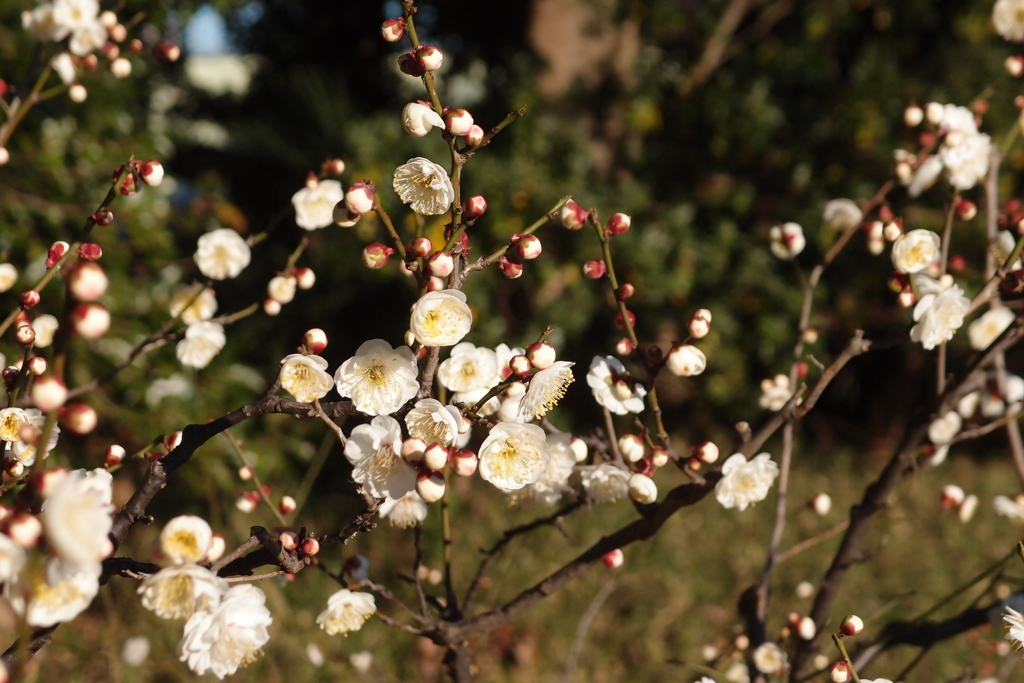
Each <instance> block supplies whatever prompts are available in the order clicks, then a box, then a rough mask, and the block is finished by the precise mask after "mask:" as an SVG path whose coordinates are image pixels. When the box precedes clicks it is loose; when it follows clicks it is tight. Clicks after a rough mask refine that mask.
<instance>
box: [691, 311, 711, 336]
mask: <svg viewBox="0 0 1024 683" xmlns="http://www.w3.org/2000/svg"><path fill="white" fill-rule="evenodd" d="M687 327H688V328H689V330H690V336H692V337H693V338H694V339H703V338H704V337H706V336H708V332H710V331H711V311H709V310H708V309H706V308H699V309H697V310H696V311H694V312H693V315H691V316H690V323H689V325H688V326H687Z"/></svg>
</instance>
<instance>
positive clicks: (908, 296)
mask: <svg viewBox="0 0 1024 683" xmlns="http://www.w3.org/2000/svg"><path fill="white" fill-rule="evenodd" d="M897 301H899V304H900V306H902V307H903V308H912V307H913V306H914V304H916V303H917V297H916V296H914V290H913V289H912V288H911V286H910V285H907V286H906V287H904V288H903V289H902V290H901V291H900V295H899V297H897Z"/></svg>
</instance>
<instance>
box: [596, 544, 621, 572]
mask: <svg viewBox="0 0 1024 683" xmlns="http://www.w3.org/2000/svg"><path fill="white" fill-rule="evenodd" d="M625 560H626V558H625V556H624V555H623V554H622V551H621V550H619V549H618V548H616V549H615V550H613V551H611V552H610V553H608V554H607V555H605V556H604V557H602V558H601V562H603V563H604V566H606V567H608V568H610V569H617V568H619V567H621V566H622V563H623V562H625Z"/></svg>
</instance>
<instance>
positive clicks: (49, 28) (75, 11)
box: [21, 0, 107, 57]
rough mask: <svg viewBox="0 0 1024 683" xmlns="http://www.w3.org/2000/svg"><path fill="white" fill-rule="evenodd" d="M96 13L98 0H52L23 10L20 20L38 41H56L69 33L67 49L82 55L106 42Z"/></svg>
mask: <svg viewBox="0 0 1024 683" xmlns="http://www.w3.org/2000/svg"><path fill="white" fill-rule="evenodd" d="M99 14H100V4H99V2H98V1H97V0H53V2H44V3H41V4H40V5H39V6H37V7H36V8H35V9H34V10H30V11H29V10H26V11H25V12H23V13H22V15H21V23H22V25H23V26H24V27H25V29H26V30H27V31H29V32H31V33H32V35H34V36H35V37H36V38H37V39H39V40H45V41H54V42H58V41H61V40H64V39H65V38H67V37H68V36H70V37H71V38H70V40H69V41H68V49H69V50H70V51H71V53H72V54H74V55H76V56H78V57H84V56H86V55H87V54H89V53H91V52H92V51H93V50H98V49H100V48H101V47H103V46H104V44H106V42H107V28H106V27H105V26H104V25H103V22H102V21H100V16H99Z"/></svg>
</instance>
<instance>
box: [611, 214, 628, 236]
mask: <svg viewBox="0 0 1024 683" xmlns="http://www.w3.org/2000/svg"><path fill="white" fill-rule="evenodd" d="M632 220H633V219H632V218H630V217H629V216H627V215H626V214H624V213H617V214H614V215H613V216H612V217H611V218H609V219H608V227H607V230H608V234H609V235H621V234H622V233H624V232H626V231H627V230H629V224H630V223H631V222H632Z"/></svg>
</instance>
